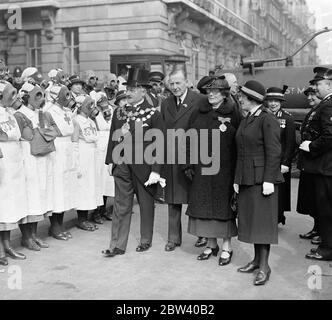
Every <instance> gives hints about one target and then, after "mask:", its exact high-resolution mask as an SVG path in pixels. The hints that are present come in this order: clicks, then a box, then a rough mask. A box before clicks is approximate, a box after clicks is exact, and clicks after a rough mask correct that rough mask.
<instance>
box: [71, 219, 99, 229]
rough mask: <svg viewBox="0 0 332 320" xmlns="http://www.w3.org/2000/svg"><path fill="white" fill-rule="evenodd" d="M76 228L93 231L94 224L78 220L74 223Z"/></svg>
mask: <svg viewBox="0 0 332 320" xmlns="http://www.w3.org/2000/svg"><path fill="white" fill-rule="evenodd" d="M76 227H77V228H79V229H81V230H84V231H95V230H96V226H95V225H94V224H92V223H90V222H89V221H87V220H85V221H79V222H78V223H77V225H76Z"/></svg>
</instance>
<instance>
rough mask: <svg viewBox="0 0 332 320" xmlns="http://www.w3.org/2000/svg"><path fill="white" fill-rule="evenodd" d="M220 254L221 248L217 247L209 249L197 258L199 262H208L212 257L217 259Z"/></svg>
mask: <svg viewBox="0 0 332 320" xmlns="http://www.w3.org/2000/svg"><path fill="white" fill-rule="evenodd" d="M206 251H208V253H206ZM218 252H219V246H216V247H215V248H210V247H207V248H206V250H205V251H204V252H202V253H201V254H200V255H199V256H198V257H197V260H208V259H209V258H210V257H211V256H212V255H213V256H215V257H216V256H217V255H218Z"/></svg>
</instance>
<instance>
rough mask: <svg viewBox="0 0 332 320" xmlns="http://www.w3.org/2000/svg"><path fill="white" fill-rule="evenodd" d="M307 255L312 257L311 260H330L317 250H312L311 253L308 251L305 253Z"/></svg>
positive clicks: (309, 257) (308, 257)
mask: <svg viewBox="0 0 332 320" xmlns="http://www.w3.org/2000/svg"><path fill="white" fill-rule="evenodd" d="M305 257H306V258H307V259H311V260H321V261H328V260H327V259H325V258H324V257H323V256H322V255H320V254H319V253H318V252H317V251H314V252H312V251H310V253H307V254H306V255H305Z"/></svg>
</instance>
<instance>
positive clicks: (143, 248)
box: [136, 243, 152, 252]
mask: <svg viewBox="0 0 332 320" xmlns="http://www.w3.org/2000/svg"><path fill="white" fill-rule="evenodd" d="M151 246H152V245H151V244H150V243H141V244H140V245H138V246H137V248H136V251H137V252H144V251H147V250H149V249H150V248H151Z"/></svg>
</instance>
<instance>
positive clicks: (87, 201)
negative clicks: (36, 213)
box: [73, 95, 100, 231]
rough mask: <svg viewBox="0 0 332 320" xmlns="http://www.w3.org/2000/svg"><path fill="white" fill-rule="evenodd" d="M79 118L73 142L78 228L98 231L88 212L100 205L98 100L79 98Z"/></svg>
mask: <svg viewBox="0 0 332 320" xmlns="http://www.w3.org/2000/svg"><path fill="white" fill-rule="evenodd" d="M75 101H76V104H77V115H76V116H75V118H74V133H73V141H74V144H75V147H74V149H75V162H76V163H77V167H78V175H77V177H78V186H77V190H76V194H77V197H78V198H77V207H76V208H77V216H78V223H77V227H78V228H80V229H82V230H85V231H95V230H96V229H97V226H96V225H94V224H92V223H90V222H89V221H88V211H89V210H95V209H96V208H97V206H98V198H99V197H100V194H99V193H98V187H97V185H98V184H100V179H98V178H100V176H99V175H98V168H97V139H98V133H97V127H96V124H95V122H94V121H93V120H92V119H95V117H96V116H97V115H98V109H96V107H95V106H94V101H93V100H92V98H91V97H90V96H88V95H81V96H77V97H76V99H75Z"/></svg>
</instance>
